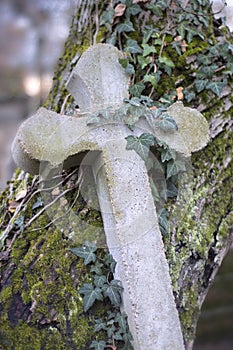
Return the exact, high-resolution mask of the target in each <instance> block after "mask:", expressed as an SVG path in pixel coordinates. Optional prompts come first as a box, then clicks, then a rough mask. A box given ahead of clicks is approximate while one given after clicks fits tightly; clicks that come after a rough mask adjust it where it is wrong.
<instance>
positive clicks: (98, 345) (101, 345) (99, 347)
mask: <svg viewBox="0 0 233 350" xmlns="http://www.w3.org/2000/svg"><path fill="white" fill-rule="evenodd" d="M106 345H107V344H106V342H105V341H104V340H100V341H97V340H93V342H92V343H91V345H90V347H91V348H93V349H95V350H104V349H105V347H106Z"/></svg>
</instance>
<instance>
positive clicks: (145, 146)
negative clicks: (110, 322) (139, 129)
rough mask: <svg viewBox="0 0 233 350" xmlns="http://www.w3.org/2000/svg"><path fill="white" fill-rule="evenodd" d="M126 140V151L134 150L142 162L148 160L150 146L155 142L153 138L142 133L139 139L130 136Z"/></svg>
mask: <svg viewBox="0 0 233 350" xmlns="http://www.w3.org/2000/svg"><path fill="white" fill-rule="evenodd" d="M126 140H127V145H126V149H128V150H134V151H135V152H137V154H138V155H139V156H140V157H141V158H142V159H143V160H144V161H146V160H147V158H148V155H149V149H150V146H152V145H153V144H154V142H155V139H154V136H153V135H151V134H148V133H143V134H142V135H141V136H140V137H137V136H133V135H130V136H127V137H126Z"/></svg>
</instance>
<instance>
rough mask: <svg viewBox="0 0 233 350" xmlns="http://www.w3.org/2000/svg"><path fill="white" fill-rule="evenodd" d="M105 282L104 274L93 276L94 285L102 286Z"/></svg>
mask: <svg viewBox="0 0 233 350" xmlns="http://www.w3.org/2000/svg"><path fill="white" fill-rule="evenodd" d="M106 282H107V278H106V276H104V275H101V276H99V275H97V276H95V277H94V284H95V286H96V287H99V288H102V287H103V285H104V284H105V283H106Z"/></svg>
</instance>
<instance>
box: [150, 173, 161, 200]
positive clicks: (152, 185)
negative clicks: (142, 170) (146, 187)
mask: <svg viewBox="0 0 233 350" xmlns="http://www.w3.org/2000/svg"><path fill="white" fill-rule="evenodd" d="M149 180H150V188H151V192H152V196H153V199H154V202H159V200H160V196H159V191H158V189H157V187H156V185H155V182H154V180H153V179H152V177H149Z"/></svg>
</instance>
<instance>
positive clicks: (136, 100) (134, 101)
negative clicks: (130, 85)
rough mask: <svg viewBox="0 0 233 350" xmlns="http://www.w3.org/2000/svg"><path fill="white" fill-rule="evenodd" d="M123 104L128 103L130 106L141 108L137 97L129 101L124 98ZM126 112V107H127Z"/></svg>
mask: <svg viewBox="0 0 233 350" xmlns="http://www.w3.org/2000/svg"><path fill="white" fill-rule="evenodd" d="M124 102H126V103H129V104H130V105H132V106H136V107H140V106H141V100H140V98H138V97H132V98H131V99H128V98H125V99H124ZM127 111H128V106H127Z"/></svg>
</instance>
